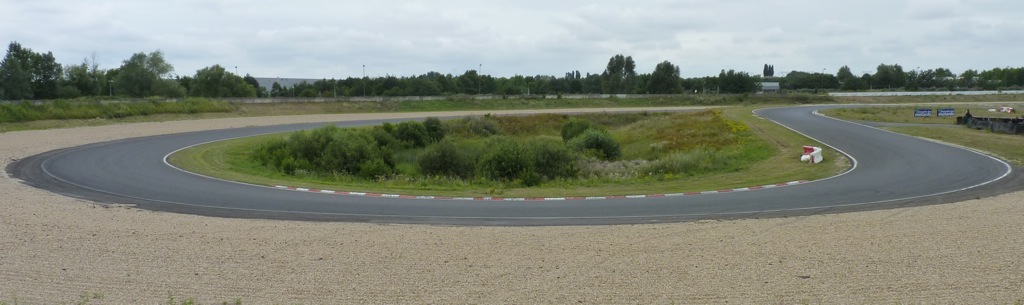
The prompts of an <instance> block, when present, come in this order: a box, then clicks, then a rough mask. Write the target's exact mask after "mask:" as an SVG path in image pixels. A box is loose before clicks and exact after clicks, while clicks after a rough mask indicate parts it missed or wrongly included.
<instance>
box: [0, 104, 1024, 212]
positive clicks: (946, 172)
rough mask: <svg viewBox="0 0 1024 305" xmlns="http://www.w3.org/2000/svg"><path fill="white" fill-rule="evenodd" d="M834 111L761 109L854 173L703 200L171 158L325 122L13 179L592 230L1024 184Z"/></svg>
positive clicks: (203, 206)
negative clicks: (506, 194) (350, 179)
mask: <svg viewBox="0 0 1024 305" xmlns="http://www.w3.org/2000/svg"><path fill="white" fill-rule="evenodd" d="M827 107H837V106H801V107H786V108H770V109H762V110H758V111H756V113H757V114H758V115H759V116H761V117H763V118H765V119H769V120H772V121H774V122H776V123H779V124H782V125H784V126H786V127H788V128H790V129H793V130H795V131H798V132H801V133H803V134H805V135H807V136H809V137H812V138H814V139H817V140H819V141H821V142H823V143H827V145H829V146H831V147H832V148H834V149H837V150H839V151H841V152H843V153H844V154H846V155H847V156H849V157H850V158H851V159H852V160H854V164H855V166H854V168H853V169H852V170H850V171H848V172H846V173H844V174H842V175H839V176H836V177H833V178H829V179H824V180H820V181H813V182H810V183H805V184H800V185H794V186H787V187H780V188H770V189H763V190H756V191H744V192H728V193H720V194H707V195H696V196H678V197H659V198H644V199H606V200H571V201H463V200H434V199H401V198H379V197H365V196H348V195H331V194H319V193H312V192H296V191H289V190H281V189H276V188H272V187H264V186H255V185H246V184H240V183H235V182H229V181H222V180H217V179H212V178H207V177H201V176H197V175H194V174H191V173H186V172H183V171H180V170H177V169H175V168H173V167H171V166H168V165H167V164H165V163H164V157H165V156H166V155H168V154H170V153H171V152H173V151H176V150H178V149H181V148H183V147H187V146H191V145H195V144H199V143H205V142H210V141H217V140H224V139H231V138H237V137H244V136H251V135H257V134H266V133H274V132H284V131H293V130H300V129H310V128H315V127H317V126H320V125H323V124H298V125H281V126H269V127H252V128H239V129H226V130H211V131H203V132H193V133H182V134H171V135H162V136H153V137H145V138H135V139H125V140H119V141H113V142H105V143H97V144H91V145H85V146H80V147H74V148H68V149H63V150H57V151H51V152H47V153H43V154H40V155H36V156H32V157H28V158H25V159H22V160H19V161H17V162H15V163H12V164H10V165H9V166H8V168H7V170H8V172H9V173H10V174H11V176H12V177H15V178H18V179H21V180H23V181H24V182H25V183H27V184H29V185H32V186H35V187H38V188H42V189H46V190H50V191H53V192H57V193H60V194H64V195H67V196H72V197H78V198H83V199H88V200H93V201H98V202H103V203H112V204H134V205H136V206H137V207H139V208H142V209H150V210H158V211H169V212H176V213H188V214H199V215H209V216H217V217H242V218H266V219H287V220H313V221H350V222H384V223H426V224H445V225H582V224H623V223H657V222H678V221H692V220H700V219H733V218H757V217H779V216H794V215H807V214H820V213H835V212H847V211H858V210H870V209H882V208H896V207H904V206H912V205H923V204H935V203H945V202H954V201H960V200H965V199H971V198H976V197H984V196H991V195H995V194H1000V193H1005V192H1009V191H1012V190H1017V189H1019V188H1021V183H1020V180H1021V179H1022V178H1021V177H1020V176H1021V175H1018V174H1017V173H1016V171H1013V170H1012V168H1011V166H1009V165H1008V164H1006V163H1005V162H1002V161H1000V160H997V159H994V158H991V157H988V156H985V155H982V154H979V153H976V152H973V151H969V150H965V149H961V148H955V147H950V146H946V145H942V144H938V143H934V142H930V141H925V140H920V139H917V138H912V137H908V136H903V135H899V134H895V133H891V132H887V131H883V130H879V129H875V128H872V127H868V126H864V125H860V124H855V123H850V122H845V121H840V120H836V119H831V118H827V117H822V116H818V115H815V114H814V112H815V111H816V110H818V109H822V108H827ZM839 107H841V106H839ZM380 122H381V121H358V122H341V123H337V125H338V126H358V125H367V124H378V123H380ZM798 157H799V156H793V158H794V159H796V158H798ZM826 161H831V160H826ZM809 166H810V165H809ZM780 182H785V181H780ZM425 195H426V194H425Z"/></svg>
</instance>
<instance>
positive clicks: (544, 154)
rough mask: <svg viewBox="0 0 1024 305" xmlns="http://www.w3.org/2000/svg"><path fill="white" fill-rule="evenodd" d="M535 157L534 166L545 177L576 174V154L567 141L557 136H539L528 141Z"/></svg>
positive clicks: (566, 176) (552, 177) (572, 175)
mask: <svg viewBox="0 0 1024 305" xmlns="http://www.w3.org/2000/svg"><path fill="white" fill-rule="evenodd" d="M527 145H528V146H529V148H530V151H531V156H532V157H533V168H534V169H535V171H536V173H537V174H538V175H539V176H540V177H541V178H545V179H555V178H571V177H575V176H576V172H577V169H576V154H574V153H573V152H572V151H571V150H570V149H569V147H568V146H566V145H565V142H562V141H559V140H558V138H555V137H538V138H535V139H533V140H531V141H530V142H528V143H527Z"/></svg>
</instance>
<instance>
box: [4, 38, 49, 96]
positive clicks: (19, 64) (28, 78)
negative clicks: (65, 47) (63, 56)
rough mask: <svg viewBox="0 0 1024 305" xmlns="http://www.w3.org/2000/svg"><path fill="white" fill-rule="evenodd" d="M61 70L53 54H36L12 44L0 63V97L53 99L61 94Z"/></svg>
mask: <svg viewBox="0 0 1024 305" xmlns="http://www.w3.org/2000/svg"><path fill="white" fill-rule="evenodd" d="M63 73H64V72H63V67H62V66H61V65H60V64H58V63H57V60H56V59H55V58H54V57H53V53H52V52H47V53H46V54H39V53H36V52H33V51H32V49H29V48H25V47H22V46H21V44H19V43H17V42H11V44H10V45H8V47H7V54H6V55H5V56H4V59H3V61H2V62H0V93H2V95H0V98H4V99H52V98H56V97H57V96H58V94H59V92H60V80H61V77H62V74H63Z"/></svg>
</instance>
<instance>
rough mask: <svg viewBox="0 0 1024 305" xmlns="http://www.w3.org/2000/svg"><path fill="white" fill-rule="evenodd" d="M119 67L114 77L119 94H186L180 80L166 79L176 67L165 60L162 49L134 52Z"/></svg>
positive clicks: (178, 95)
mask: <svg viewBox="0 0 1024 305" xmlns="http://www.w3.org/2000/svg"><path fill="white" fill-rule="evenodd" d="M118 69H119V71H118V73H117V77H116V78H114V90H115V91H116V92H117V93H118V94H119V95H127V96H132V97H145V96H167V97H180V96H184V95H185V89H184V88H183V87H182V86H181V85H180V84H179V83H178V82H176V81H174V80H171V79H165V77H166V76H167V75H168V74H170V73H171V72H172V71H174V67H173V66H171V64H169V63H167V61H166V60H164V54H163V52H161V51H160V50H156V51H154V52H151V53H149V54H145V53H135V54H132V56H131V57H130V58H128V59H127V60H125V61H124V62H123V63H122V65H121V67H120V68H118Z"/></svg>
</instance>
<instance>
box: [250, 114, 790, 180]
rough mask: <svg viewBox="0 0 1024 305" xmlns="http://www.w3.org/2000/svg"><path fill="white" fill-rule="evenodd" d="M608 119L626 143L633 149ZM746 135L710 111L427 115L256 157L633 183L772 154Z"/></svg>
mask: <svg viewBox="0 0 1024 305" xmlns="http://www.w3.org/2000/svg"><path fill="white" fill-rule="evenodd" d="M591 119H595V120H596V121H595V120H591ZM537 126H543V127H537ZM607 126H612V127H613V128H616V129H615V130H616V131H615V132H616V135H618V138H623V139H625V141H628V142H627V143H628V145H630V146H629V153H628V154H627V153H625V152H624V149H623V147H624V146H623V144H621V143H620V142H619V141H618V140H617V136H616V135H613V133H612V132H609V131H608V130H606V129H605V128H607ZM674 128H680V129H674ZM682 129H685V130H682ZM748 134H749V130H748V129H747V128H746V126H744V125H743V124H739V123H735V122H732V121H729V120H726V119H724V118H723V117H721V116H720V115H719V113H717V112H710V111H709V112H703V113H695V114H633V115H623V117H616V116H614V115H607V114H604V115H593V116H590V117H585V116H577V117H568V116H560V115H540V116H536V117H532V116H531V117H493V116H483V117H472V118H463V119H458V120H451V121H444V122H442V121H441V120H439V119H437V118H428V119H426V120H425V121H423V122H401V123H398V124H389V123H385V124H383V125H380V126H374V127H368V128H358V129H341V128H338V127H334V126H326V127H323V128H319V129H315V130H311V131H300V132H296V133H294V134H292V135H291V136H289V137H288V138H285V139H279V140H275V141H270V142H267V143H265V144H264V145H262V146H260V147H259V149H257V150H256V151H255V153H254V154H253V158H254V160H255V161H257V162H259V163H260V164H263V165H265V166H268V167H271V168H274V169H277V170H279V171H281V172H284V173H286V174H289V175H316V176H327V177H331V176H334V177H341V176H344V177H354V178H359V179H366V180H378V181H379V180H380V179H382V178H389V180H388V181H392V180H394V181H397V180H401V181H418V182H416V183H432V182H437V181H460V182H459V183H472V184H475V183H483V184H488V183H495V182H497V183H503V184H504V183H510V184H513V185H524V186H534V185H539V184H541V183H544V182H546V181H565V180H568V179H575V178H582V179H598V180H602V181H628V180H635V179H645V178H648V177H651V178H656V179H666V178H668V177H677V176H695V175H701V174H707V173H714V172H722V171H730V170H737V169H739V168H742V167H744V166H746V164H749V163H750V162H751V160H761V159H763V158H766V157H767V156H768V155H770V154H771V149H770V148H767V147H765V146H764V145H752V144H750V143H746V142H745V140H744V139H746V137H749V135H748ZM690 142H697V143H698V144H697V145H701V144H700V143H703V145H702V146H697V147H691V148H688V149H680V147H684V146H688V145H694V144H692V143H690ZM753 143H754V144H756V143H759V142H753ZM390 178H394V179H390ZM388 183H391V182H388ZM557 183H563V182H557Z"/></svg>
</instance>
